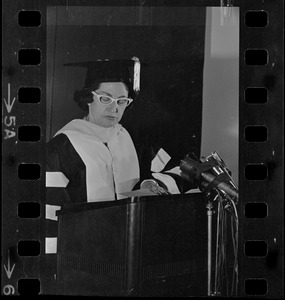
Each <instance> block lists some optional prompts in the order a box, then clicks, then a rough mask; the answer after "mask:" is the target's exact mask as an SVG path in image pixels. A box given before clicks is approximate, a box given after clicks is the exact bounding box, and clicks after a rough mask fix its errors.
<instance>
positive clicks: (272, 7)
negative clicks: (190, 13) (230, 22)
mask: <svg viewBox="0 0 285 300" xmlns="http://www.w3.org/2000/svg"><path fill="white" fill-rule="evenodd" d="M246 2H247V3H246V4H244V9H243V10H242V11H241V17H242V18H244V20H241V39H240V41H241V47H240V55H241V56H240V58H241V60H240V64H241V69H240V70H241V76H242V77H241V83H240V106H239V107H240V114H239V121H240V144H239V145H240V149H241V151H242V152H241V153H240V171H242V170H244V173H243V172H241V173H240V176H239V178H240V185H239V191H240V199H241V201H242V207H240V209H241V211H240V217H241V224H240V225H241V230H240V234H241V242H242V245H241V247H243V251H241V252H242V253H241V260H240V270H241V271H240V272H241V276H240V281H241V288H242V290H241V293H244V294H245V295H251V296H255V297H257V296H258V297H266V298H279V297H282V294H283V293H284V291H283V288H282V283H281V282H282V278H283V276H284V273H283V272H284V271H283V269H282V265H283V264H282V260H283V257H282V249H283V240H282V231H283V230H282V228H283V227H282V226H283V225H282V223H283V213H282V211H283V200H282V195H283V193H282V190H283V188H282V186H283V184H282V180H283V179H282V177H283V171H282V168H283V167H282V166H283V163H282V160H283V156H282V141H278V137H279V138H280V137H281V136H282V137H283V134H282V131H283V128H282V126H283V125H282V124H283V123H282V122H283V121H282V110H283V104H282V101H280V99H283V97H282V94H283V80H282V76H283V73H282V72H283V71H282V65H283V58H282V55H283V54H281V53H283V50H282V45H281V44H280V43H278V39H280V37H281V32H280V29H279V28H280V23H279V22H280V21H281V20H280V21H279V22H278V21H277V20H278V17H277V16H278V9H280V7H279V8H278V3H277V1H272V2H271V1H260V2H259V3H254V1H246ZM255 4H257V5H255ZM276 17H277V19H276ZM281 23H282V21H281ZM279 34H280V35H279ZM278 36H280V37H279V38H278ZM242 55H244V56H242ZM278 110H280V112H278ZM242 134H243V136H242ZM281 139H283V138H281ZM277 220H278V221H277ZM283 296H284V295H283Z"/></svg>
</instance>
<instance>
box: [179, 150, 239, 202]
mask: <svg viewBox="0 0 285 300" xmlns="http://www.w3.org/2000/svg"><path fill="white" fill-rule="evenodd" d="M201 168H202V164H201V163H200V162H198V161H195V160H193V159H191V158H190V157H188V156H186V157H185V158H184V159H183V160H181V161H180V169H181V171H182V176H183V177H184V179H186V180H188V181H191V178H193V177H194V178H195V179H196V180H200V183H201V184H202V186H203V187H207V186H208V185H209V184H210V183H212V182H213V181H214V180H215V179H216V176H214V175H213V174H211V173H209V172H200V177H201V178H197V176H198V171H199V170H201ZM216 188H218V189H219V190H221V191H223V192H225V193H227V194H229V195H230V196H232V197H235V198H238V191H237V189H236V188H235V187H234V186H232V185H231V184H229V183H226V182H223V181H222V182H218V183H217V185H216Z"/></svg>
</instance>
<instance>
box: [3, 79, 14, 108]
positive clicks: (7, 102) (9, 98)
mask: <svg viewBox="0 0 285 300" xmlns="http://www.w3.org/2000/svg"><path fill="white" fill-rule="evenodd" d="M10 94H11V92H10V83H8V100H7V101H6V99H5V98H4V102H5V105H6V109H7V111H8V113H10V112H11V110H12V107H13V105H14V102H15V100H16V97H14V98H13V100H12V103H11V96H10Z"/></svg>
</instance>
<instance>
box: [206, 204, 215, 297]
mask: <svg viewBox="0 0 285 300" xmlns="http://www.w3.org/2000/svg"><path fill="white" fill-rule="evenodd" d="M206 208H207V216H208V218H207V219H208V285H207V286H208V296H212V291H211V286H212V218H213V203H212V202H211V200H209V201H208V203H207V205H206Z"/></svg>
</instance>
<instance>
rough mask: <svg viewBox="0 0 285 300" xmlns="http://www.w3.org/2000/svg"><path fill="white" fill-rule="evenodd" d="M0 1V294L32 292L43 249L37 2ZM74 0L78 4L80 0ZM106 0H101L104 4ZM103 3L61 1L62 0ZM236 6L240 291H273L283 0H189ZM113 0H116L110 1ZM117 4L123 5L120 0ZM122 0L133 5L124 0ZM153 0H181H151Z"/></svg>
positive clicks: (41, 13)
mask: <svg viewBox="0 0 285 300" xmlns="http://www.w3.org/2000/svg"><path fill="white" fill-rule="evenodd" d="M46 2H47V3H40V1H27V0H25V1H7V0H5V1H3V11H4V14H3V24H4V26H3V27H4V28H3V32H2V35H3V41H4V46H3V81H2V90H3V92H2V98H3V100H2V111H3V116H2V128H3V129H2V143H3V152H2V153H3V163H2V175H3V177H2V178H3V179H2V190H3V194H2V195H3V198H2V212H3V213H2V226H3V230H2V233H3V234H2V242H3V243H2V258H3V260H2V265H3V268H2V279H3V280H2V282H3V284H2V287H1V288H2V294H5V295H14V294H20V295H25V294H27V295H31V294H38V293H40V280H39V278H40V256H41V254H42V253H44V242H43V240H42V237H43V236H44V235H43V234H42V233H43V232H44V229H43V226H44V224H43V223H44V216H45V209H44V205H41V202H42V201H43V199H45V174H44V162H45V126H46V121H45V105H46V103H45V95H46V91H45V80H46V78H45V74H46V61H45V49H46V42H45V41H46V14H45V10H46V5H66V4H67V3H66V1H46ZM83 2H84V3H83ZM111 2H112V1H110V3H109V2H108V3H107V4H108V5H112V4H114V3H111ZM97 3H98V5H106V2H104V3H103V2H102V1H96V3H94V1H69V3H68V5H95V4H97ZM221 3H222V4H223V5H224V6H226V7H230V6H231V5H235V6H239V7H240V105H239V116H240V128H239V131H240V143H239V145H240V176H239V186H240V206H239V212H240V220H241V221H240V252H239V253H240V254H239V261H240V262H239V270H240V274H239V275H240V276H239V281H240V283H239V286H240V296H241V297H263V298H282V296H284V294H283V293H284V291H283V288H282V287H283V279H284V270H283V252H282V250H283V249H284V247H283V246H284V244H283V239H282V232H283V225H284V223H283V222H284V220H283V199H282V195H283V193H282V192H283V167H282V166H283V96H284V95H283V67H282V66H283V43H282V41H283V35H282V33H283V27H282V24H283V22H282V21H283V13H282V12H283V3H282V1H281V2H280V1H277V0H247V1H242V0H241V1H228V0H224V1H222V2H221V1H193V3H191V5H192V6H200V5H203V6H206V5H208V6H219V5H221ZM116 5H120V4H119V3H116ZM122 5H126V4H125V2H124V1H122ZM128 5H139V1H131V3H129V4H128ZM156 5H170V6H171V5H172V6H173V5H182V6H183V5H185V6H187V5H189V3H187V1H177V3H173V2H172V3H171V2H170V1H157V3H156Z"/></svg>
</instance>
